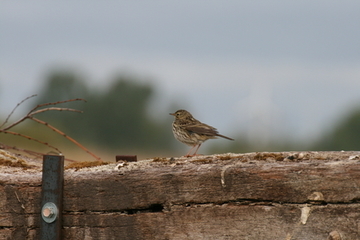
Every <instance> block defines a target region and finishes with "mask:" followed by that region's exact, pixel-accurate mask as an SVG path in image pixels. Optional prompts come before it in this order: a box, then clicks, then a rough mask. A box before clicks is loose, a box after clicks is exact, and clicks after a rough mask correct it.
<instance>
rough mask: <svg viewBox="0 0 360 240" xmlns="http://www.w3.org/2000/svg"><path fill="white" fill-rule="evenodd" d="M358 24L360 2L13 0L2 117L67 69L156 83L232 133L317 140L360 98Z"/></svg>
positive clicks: (1, 26)
mask: <svg viewBox="0 0 360 240" xmlns="http://www.w3.org/2000/svg"><path fill="white" fill-rule="evenodd" d="M359 29H360V1H359V0H353V1H350V0H343V1H335V0H326V1H325V0H318V1H314V0H303V1H288V0H273V1H238V0H236V1H235V0H234V1H196V0H195V1H194V0H191V1H187V0H183V1H165V0H163V1H156V0H152V1H89V0H87V1H61V2H60V1H58V2H50V1H2V2H1V7H0V30H1V32H0V34H1V37H0V103H1V106H0V113H1V114H7V113H8V112H10V111H11V109H12V108H13V107H14V106H15V105H16V104H17V103H18V102H19V101H20V100H21V99H23V98H25V97H26V96H29V95H31V94H34V93H39V91H40V89H41V83H42V81H43V80H44V77H45V76H46V73H47V72H48V71H49V69H52V68H54V67H57V66H61V67H63V68H67V67H69V68H71V69H77V70H79V71H81V72H83V73H84V74H85V75H86V76H87V77H88V81H89V83H91V85H92V86H100V85H104V84H107V83H108V82H107V81H108V80H109V79H111V76H112V75H114V74H115V73H117V72H121V71H126V72H130V73H135V74H137V75H139V76H142V77H144V79H150V80H149V81H152V82H153V83H154V84H155V86H156V87H157V89H158V93H159V94H160V95H161V96H162V98H161V99H160V101H164V102H166V103H168V102H176V104H177V105H179V106H184V107H186V108H188V109H189V110H191V112H192V113H193V115H194V116H195V117H196V118H198V119H199V120H201V121H204V122H206V123H208V124H210V125H213V126H215V127H217V128H218V129H219V131H220V132H221V133H223V134H225V135H229V136H231V135H232V133H234V132H244V131H246V132H247V134H248V136H256V135H257V134H260V135H261V138H264V139H265V140H266V139H268V138H271V137H273V136H276V135H277V134H279V133H280V134H285V135H287V136H292V137H295V138H296V137H299V138H302V139H304V138H306V137H315V136H317V135H318V134H319V133H321V132H322V131H324V130H325V129H326V128H328V127H329V126H330V125H331V124H332V123H333V122H334V121H336V120H337V119H338V118H339V117H340V116H342V114H344V113H346V111H348V110H349V109H350V108H351V107H353V106H355V105H356V104H357V105H360V30H359ZM144 81H147V80H144ZM164 107H166V104H162V105H159V108H164ZM163 110H167V109H161V110H154V111H159V112H161V111H163ZM175 110H176V109H174V111H175ZM168 117H169V116H168V115H164V118H168ZM171 120H172V119H169V123H171ZM169 129H170V126H169Z"/></svg>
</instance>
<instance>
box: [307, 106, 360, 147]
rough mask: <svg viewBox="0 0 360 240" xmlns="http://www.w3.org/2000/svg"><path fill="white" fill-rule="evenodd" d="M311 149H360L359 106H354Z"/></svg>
mask: <svg viewBox="0 0 360 240" xmlns="http://www.w3.org/2000/svg"><path fill="white" fill-rule="evenodd" d="M311 149H313V150H323V151H341V150H344V151H351V150H354V151H356V150H360V107H358V108H354V109H353V110H351V111H350V112H349V114H347V115H345V116H344V117H343V118H342V119H341V120H340V121H339V122H338V123H337V124H336V125H335V126H334V127H332V128H331V130H330V131H329V132H328V133H326V134H324V136H322V137H321V138H320V139H319V140H318V141H317V142H316V143H315V144H314V145H313V146H312V147H311Z"/></svg>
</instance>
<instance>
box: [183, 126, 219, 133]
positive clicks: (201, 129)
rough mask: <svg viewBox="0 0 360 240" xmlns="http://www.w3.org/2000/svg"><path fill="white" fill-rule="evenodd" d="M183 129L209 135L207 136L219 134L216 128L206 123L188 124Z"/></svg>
mask: <svg viewBox="0 0 360 240" xmlns="http://www.w3.org/2000/svg"><path fill="white" fill-rule="evenodd" d="M185 129H186V130H187V131H189V132H193V133H196V134H203V135H209V136H216V135H218V134H219V133H218V131H217V130H216V128H213V127H211V126H209V125H206V124H201V125H198V124H194V125H188V126H185Z"/></svg>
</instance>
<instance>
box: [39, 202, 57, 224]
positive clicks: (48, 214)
mask: <svg viewBox="0 0 360 240" xmlns="http://www.w3.org/2000/svg"><path fill="white" fill-rule="evenodd" d="M57 216H58V208H57V206H56V205H55V203H52V202H47V203H45V204H44V206H43V207H42V209H41V217H42V219H43V220H44V221H45V222H47V223H52V222H54V221H55V220H56V218H57Z"/></svg>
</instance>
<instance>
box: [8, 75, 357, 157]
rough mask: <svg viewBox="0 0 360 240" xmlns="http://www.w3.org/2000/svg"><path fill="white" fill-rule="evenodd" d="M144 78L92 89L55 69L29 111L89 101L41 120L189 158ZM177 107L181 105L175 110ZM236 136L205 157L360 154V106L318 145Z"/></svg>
mask: <svg viewBox="0 0 360 240" xmlns="http://www.w3.org/2000/svg"><path fill="white" fill-rule="evenodd" d="M140 80H141V79H138V78H136V77H133V76H131V75H128V74H126V75H125V74H119V75H116V76H115V77H114V78H113V79H112V81H111V84H110V85H109V86H108V87H106V88H99V87H93V88H91V87H89V84H88V83H87V82H86V78H84V77H82V76H81V75H80V74H78V73H77V72H75V71H52V72H50V74H49V75H48V77H47V78H46V79H45V81H44V84H43V89H42V90H41V91H40V94H39V96H38V97H37V100H36V101H37V102H36V103H35V104H32V105H31V107H29V108H32V107H34V106H35V105H37V104H43V103H50V102H58V101H63V100H69V99H74V98H83V99H86V100H87V102H82V101H76V102H70V103H64V104H59V105H56V106H55V107H67V108H74V109H77V110H81V111H83V113H75V112H67V111H61V112H60V111H48V112H44V113H40V114H38V115H37V118H39V119H41V120H44V121H46V122H48V123H49V124H51V125H53V126H55V127H56V128H58V129H60V130H61V131H63V132H64V133H65V134H67V135H69V136H71V137H72V138H74V139H76V140H77V141H79V142H80V143H82V144H83V145H86V146H95V147H97V148H101V149H102V150H104V151H107V150H111V151H113V152H114V151H116V153H121V152H131V153H134V152H135V153H138V154H142V155H145V156H148V154H159V153H162V154H163V156H166V155H169V154H175V155H181V154H185V153H186V151H187V150H188V149H187V147H186V146H185V145H183V144H181V143H179V142H177V141H176V140H175V139H174V137H173V135H172V131H171V122H172V121H173V119H172V117H170V116H169V115H168V111H164V112H162V113H161V116H162V115H163V117H160V118H158V119H154V118H153V117H152V116H151V114H150V112H149V109H152V108H151V106H150V105H151V104H153V103H154V102H153V100H154V96H155V94H156V92H155V90H156V89H155V87H154V86H153V85H152V84H150V83H149V81H140ZM170 104H171V103H169V108H170ZM45 107H48V106H45ZM174 109H176V107H174V106H173V108H172V110H171V111H173V110H174ZM3 119H4V117H3ZM12 130H13V131H16V132H19V133H22V134H26V135H29V136H32V137H34V138H37V139H39V140H43V141H46V142H49V143H50V144H52V145H54V146H57V147H59V148H61V149H62V146H65V145H66V146H67V147H68V146H72V147H74V146H73V144H69V141H68V140H66V139H65V138H64V137H61V136H59V135H58V134H55V133H53V132H52V131H51V130H49V129H46V127H45V126H43V125H40V124H38V123H33V122H31V121H28V120H27V121H25V122H24V123H22V124H20V125H19V126H17V127H15V128H14V129H12ZM231 137H233V138H234V139H235V141H209V143H206V144H204V146H203V147H202V148H201V149H200V153H205V154H213V153H224V152H254V151H256V152H258V151H303V150H315V151H320V150H324V151H332V150H359V149H360V107H359V108H355V109H353V110H352V111H350V112H349V113H348V115H345V116H344V117H343V119H342V120H341V121H339V122H338V123H336V124H335V125H334V127H332V128H331V129H330V130H329V131H328V132H326V133H325V134H323V135H322V136H321V137H320V138H319V139H318V140H317V141H315V142H309V141H307V142H300V141H297V140H296V139H291V140H289V139H285V138H284V139H280V140H279V139H278V140H274V141H272V142H271V143H270V144H269V145H267V146H263V145H257V144H256V143H253V142H252V143H250V142H249V141H248V140H247V139H246V137H243V135H241V134H240V133H237V132H236V131H235V132H234V135H232V136H231ZM1 140H2V141H4V140H5V136H2V139H1ZM4 143H6V144H12V145H14V146H17V147H22V148H27V149H32V147H33V145H36V144H37V145H39V144H38V143H34V142H32V141H29V140H27V139H24V138H20V137H18V136H11V135H6V142H4ZM24 145H25V146H26V147H24ZM59 145H60V146H59ZM180 149H182V151H181V152H179V151H178V150H180ZM124 150H126V151H124Z"/></svg>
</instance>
